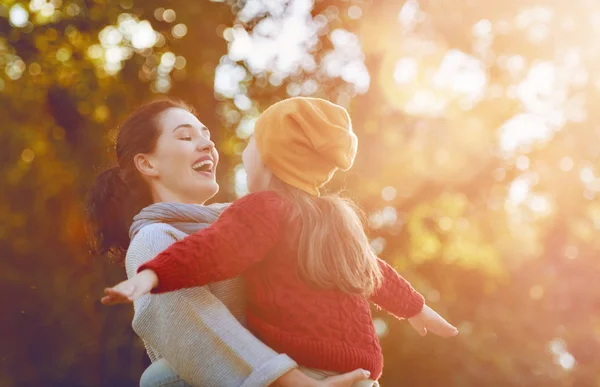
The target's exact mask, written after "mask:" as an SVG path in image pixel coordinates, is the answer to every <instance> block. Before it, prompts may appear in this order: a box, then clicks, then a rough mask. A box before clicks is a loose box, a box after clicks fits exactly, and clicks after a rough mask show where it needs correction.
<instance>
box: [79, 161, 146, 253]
mask: <svg viewBox="0 0 600 387" xmlns="http://www.w3.org/2000/svg"><path fill="white" fill-rule="evenodd" d="M133 203H134V198H133V197H132V191H131V189H129V187H128V186H127V184H126V183H125V181H123V178H122V177H121V170H120V168H119V167H112V168H109V169H106V170H104V171H103V172H101V173H100V174H98V176H97V177H96V179H95V180H94V184H93V186H92V189H91V190H90V192H89V195H88V198H87V205H86V207H87V217H88V221H89V224H90V225H91V227H92V230H91V232H92V237H93V239H94V241H93V248H94V252H95V253H97V254H106V253H110V254H111V255H113V256H115V257H117V258H119V259H122V258H123V257H124V255H125V252H126V251H127V248H128V247H129V227H130V226H131V224H132V222H133V217H134V216H135V214H136V213H137V211H136V209H135V208H134V207H135V206H133Z"/></svg>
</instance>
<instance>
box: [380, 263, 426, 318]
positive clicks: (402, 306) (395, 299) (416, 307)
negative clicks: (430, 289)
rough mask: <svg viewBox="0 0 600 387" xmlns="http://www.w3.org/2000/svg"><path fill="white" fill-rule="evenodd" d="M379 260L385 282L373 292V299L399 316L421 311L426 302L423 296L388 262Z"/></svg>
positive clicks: (404, 316) (407, 316)
mask: <svg viewBox="0 0 600 387" xmlns="http://www.w3.org/2000/svg"><path fill="white" fill-rule="evenodd" d="M377 260H378V262H379V268H380V269H381V273H382V274H383V283H382V284H381V287H380V288H379V289H377V290H376V291H375V293H373V295H372V296H371V301H373V302H374V303H375V304H377V305H379V306H381V307H382V308H383V309H385V310H387V311H388V312H390V313H392V314H393V315H394V316H396V317H398V318H410V317H413V316H415V315H417V314H418V313H419V312H421V310H422V309H423V305H424V304H425V300H424V299H423V296H422V295H421V294H420V293H419V292H417V291H416V290H415V289H414V288H413V287H412V285H411V284H410V283H409V282H408V281H407V280H405V279H404V278H403V277H402V276H400V275H399V274H398V273H397V272H396V270H394V268H393V267H391V266H390V265H389V264H387V262H385V261H384V260H382V259H380V258H377Z"/></svg>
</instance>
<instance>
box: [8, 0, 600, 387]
mask: <svg viewBox="0 0 600 387" xmlns="http://www.w3.org/2000/svg"><path fill="white" fill-rule="evenodd" d="M599 34H600V3H598V2H597V1H595V0H571V1H560V0H553V1H551V0H546V1H543V0H537V1H536V0H493V1H492V0H488V1H474V0H437V1H436V0H422V1H417V0H407V1H398V0H380V1H374V0H344V1H342V0H338V1H328V0H321V1H318V0H315V1H311V0H287V1H283V0H272V1H267V0H262V1H261V0H247V1H241V0H240V1H234V0H225V1H208V0H194V1H183V0H170V1H167V0H162V1H155V0H144V1H141V0H121V1H108V0H49V1H48V0H31V1H15V0H2V1H1V2H0V164H1V165H0V187H1V189H0V219H1V221H0V252H1V254H0V256H1V260H0V284H1V285H0V290H1V291H0V302H1V304H2V306H3V311H2V313H0V316H1V317H0V386H6V387H12V386H135V385H137V383H138V380H139V376H140V374H141V373H142V371H143V369H144V367H145V366H146V365H147V364H148V360H147V359H146V355H145V353H144V350H143V347H142V344H141V342H140V340H139V339H138V338H137V337H136V336H135V334H134V333H133V332H132V330H131V317H132V310H131V308H130V306H121V307H113V308H108V307H104V306H102V305H101V304H100V302H99V298H100V297H101V295H102V289H103V287H104V286H106V285H110V284H113V283H115V282H117V281H119V280H121V279H123V278H124V276H125V273H124V269H123V267H121V266H119V265H118V264H115V263H112V262H111V261H110V260H109V259H108V258H107V257H101V256H93V255H91V254H90V249H89V247H88V243H87V237H86V233H85V222H84V216H83V204H82V203H83V198H84V197H85V194H86V192H87V190H88V189H89V187H90V186H91V182H92V180H93V178H94V176H95V174H96V173H97V171H98V170H99V169H102V168H105V167H107V166H110V165H111V163H114V161H115V160H114V138H115V134H116V128H117V126H118V124H119V122H121V121H122V120H123V119H124V117H125V116H126V115H127V114H128V113H130V112H131V111H132V110H133V109H134V108H135V107H136V106H138V105H139V104H141V103H142V102H145V101H148V100H149V99H151V98H152V97H153V96H157V95H161V94H166V95H171V96H176V97H180V98H183V99H185V100H186V101H188V102H190V103H191V104H193V105H194V106H195V107H196V109H197V110H198V116H199V118H200V120H201V121H203V123H204V124H206V125H207V126H208V127H209V128H210V129H211V130H212V133H213V137H214V138H215V139H216V143H217V146H218V147H219V150H220V152H221V166H220V168H219V177H218V178H219V182H220V184H221V191H220V193H219V195H218V197H217V198H216V200H218V201H228V200H234V199H235V198H236V197H239V196H240V195H243V194H244V193H245V192H246V187H245V176H244V170H243V169H242V168H241V167H240V162H241V160H240V153H241V151H242V150H243V148H244V146H245V140H246V139H247V138H248V136H249V135H250V133H251V132H252V130H253V123H254V120H255V119H256V117H257V116H258V114H259V113H260V112H261V111H262V110H264V109H265V108H266V107H268V106H269V105H270V104H272V103H274V102H276V101H278V100H280V99H282V98H285V97H288V96H296V95H310V96H318V97H323V98H327V99H329V100H331V101H334V102H337V103H339V104H342V105H344V106H346V107H347V108H348V109H349V111H350V113H351V116H352V119H353V124H354V128H355V131H356V132H357V134H358V136H359V139H360V147H359V154H358V159H357V162H356V166H355V168H354V169H353V170H351V171H350V172H348V173H346V174H344V175H340V176H339V178H337V179H336V180H335V182H334V188H343V189H345V192H346V193H347V194H348V195H349V196H351V197H353V198H355V199H356V200H357V201H358V202H359V204H360V205H361V207H362V208H363V209H364V211H365V214H366V222H367V223H368V232H369V236H370V238H371V240H372V245H373V248H374V249H375V250H376V251H377V253H379V254H380V255H381V256H382V257H383V258H384V259H386V260H387V261H388V262H390V263H392V264H394V265H395V266H396V267H397V268H398V270H399V271H400V272H401V273H403V274H404V275H405V277H407V278H408V279H410V280H411V281H412V282H413V284H414V285H415V287H417V288H418V289H419V290H420V291H422V292H423V294H424V295H425V296H426V298H427V300H428V302H429V303H430V304H431V305H432V307H433V308H435V309H436V310H438V311H439V312H440V313H441V314H442V315H444V316H446V317H447V318H448V319H449V320H450V321H451V322H453V323H454V324H456V325H457V326H458V327H459V329H460V331H461V333H460V335H459V336H458V337H457V338H455V339H451V340H441V339H439V338H436V337H425V338H421V337H419V336H418V335H417V334H416V333H415V332H413V331H412V330H411V328H410V327H409V325H408V324H406V323H402V322H398V321H394V320H393V319H391V318H390V317H388V316H387V315H386V314H385V313H381V312H375V314H374V316H375V320H374V323H375V325H376V328H377V331H378V334H379V335H380V337H381V341H382V344H383V347H384V355H385V363H386V367H385V371H384V375H383V378H382V385H383V386H384V387H395V386H415V387H416V386H419V387H420V386H425V387H427V386H457V387H458V386H544V387H547V386H557V387H558V386H560V387H564V386H584V387H585V386H600V372H599V371H598V370H599V369H600V355H599V353H600V351H599V350H600V280H599V279H600V277H599V276H600V260H599V259H598V252H599V249H600V238H597V237H595V235H597V234H598V230H599V228H600V199H599V195H600V170H599V166H600V143H599V139H600V109H598V107H597V104H598V103H600V62H599V57H600V46H599V45H598V41H597V39H598V38H597V37H598V36H599Z"/></svg>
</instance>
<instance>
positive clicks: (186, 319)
mask: <svg viewBox="0 0 600 387" xmlns="http://www.w3.org/2000/svg"><path fill="white" fill-rule="evenodd" d="M186 236H187V234H185V233H184V232H182V231H179V230H178V229H176V228H174V227H172V226H170V225H168V224H165V223H154V224H149V225H146V226H144V227H142V228H141V229H140V230H139V232H137V234H135V236H134V237H133V239H132V241H131V244H130V246H129V249H128V251H127V256H126V269H127V276H128V277H131V276H133V275H135V273H136V272H137V269H138V267H139V266H140V265H142V264H143V263H145V262H147V261H149V260H151V259H152V258H154V257H155V256H156V255H157V254H158V253H160V252H161V251H163V250H165V249H166V248H167V247H169V245H171V244H172V243H173V242H175V241H178V240H180V239H183V238H184V237H186ZM244 304H245V303H244V298H243V283H242V282H241V280H240V279H232V280H227V281H222V282H219V283H214V284H210V285H208V286H204V287H196V288H190V289H184V290H178V291H175V292H169V293H164V294H152V295H146V296H143V297H142V298H140V299H138V300H136V301H135V302H134V310H135V315H134V318H133V323H132V326H133V330H134V331H135V332H136V333H137V334H138V335H139V336H140V337H141V338H142V339H143V341H144V344H145V346H146V349H147V352H148V355H149V357H150V359H151V361H152V362H154V361H156V360H157V359H160V358H165V360H167V362H168V363H169V364H170V365H171V366H172V367H173V369H174V370H175V371H176V372H177V373H178V374H179V375H180V376H181V377H182V378H183V379H185V380H186V381H187V382H188V383H190V384H192V385H194V386H215V387H218V386H232V387H234V386H244V387H259V386H268V385H269V384H271V383H272V382H274V381H275V380H276V379H277V378H279V377H280V376H281V375H283V374H284V373H286V372H288V371H289V370H291V369H292V368H294V367H296V366H297V364H296V363H295V362H294V361H293V360H292V359H291V358H289V357H288V356H287V355H280V354H278V353H276V352H275V351H273V350H272V349H271V348H269V347H267V346H266V345H265V344H263V343H262V342H260V341H259V340H258V339H257V338H256V337H254V336H253V335H252V333H250V332H249V331H248V330H246V328H244V326H243V325H242V322H243V316H244V309H245V305H244Z"/></svg>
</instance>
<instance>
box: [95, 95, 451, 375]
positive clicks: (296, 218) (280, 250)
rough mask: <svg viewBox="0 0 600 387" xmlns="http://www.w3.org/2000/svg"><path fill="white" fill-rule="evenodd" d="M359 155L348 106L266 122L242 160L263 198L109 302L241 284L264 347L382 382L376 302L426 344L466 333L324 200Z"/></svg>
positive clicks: (273, 116) (151, 267)
mask: <svg viewBox="0 0 600 387" xmlns="http://www.w3.org/2000/svg"><path fill="white" fill-rule="evenodd" d="M356 148H357V139H356V136H355V135H354V133H353V132H352V127H351V122H350V118H349V116H348V113H347V112H346V110H345V109H344V108H342V107H340V106H338V105H335V104H332V103H330V102H328V101H325V100H322V99H316V98H291V99H287V100H284V101H281V102H279V103H277V104H275V105H273V106H272V107H270V108H269V109H267V110H266V111H265V112H264V113H263V114H262V115H261V116H260V117H259V119H258V120H257V122H256V126H255V132H254V136H253V137H252V138H251V140H250V142H249V144H248V146H247V148H246V149H245V151H244V153H243V156H242V158H243V163H244V167H245V169H246V172H247V176H248V188H249V190H250V191H251V192H252V193H251V194H249V195H247V196H245V197H243V198H241V199H239V200H237V201H236V202H234V203H233V204H231V206H229V208H227V209H226V210H225V211H224V212H223V213H222V214H221V216H220V217H219V219H218V220H217V221H216V222H215V223H214V224H213V225H212V226H210V227H208V228H207V229H204V230H202V231H199V232H197V233H196V234H193V235H190V236H189V237H187V238H185V239H183V240H181V241H179V242H176V243H174V244H173V245H171V246H170V247H169V248H168V249H167V250H165V251H164V252H162V253H161V254H159V255H158V256H157V257H156V258H154V259H153V260H151V261H149V262H147V263H146V264H144V265H142V266H140V268H139V270H138V274H137V275H136V276H135V277H132V278H131V279H129V280H127V281H124V282H122V283H120V284H119V285H117V286H116V287H114V288H112V289H106V291H105V292H106V294H107V296H106V297H105V298H104V299H103V302H105V303H108V304H110V303H118V302H128V301H129V302H130V301H132V300H134V299H137V298H138V297H140V296H142V295H144V294H146V293H148V292H150V291H151V292H152V293H161V292H168V291H173V290H177V289H182V288H188V287H194V286H203V285H206V284H208V283H210V282H216V281H221V280H225V279H228V278H233V277H236V276H238V275H242V276H243V278H244V280H245V282H246V288H247V296H248V304H247V310H246V318H247V324H248V327H249V329H250V330H251V331H252V332H253V333H254V334H255V335H256V336H257V337H258V338H259V339H260V340H262V341H263V342H264V343H265V344H267V345H269V346H270V347H271V348H273V349H274V350H275V351H278V352H281V353H286V354H288V355H289V356H290V357H292V358H293V359H294V360H296V361H297V362H298V364H301V365H302V366H304V367H309V368H312V369H314V370H312V371H315V370H325V371H326V372H325V374H327V372H334V373H344V372H348V371H352V370H354V369H357V368H363V369H366V370H368V371H370V375H371V378H372V379H373V380H377V379H378V378H379V377H380V375H381V372H382V369H383V357H382V353H381V347H380V345H379V341H378V339H377V335H376V333H375V329H374V327H373V322H372V318H371V313H370V309H369V302H368V301H369V300H370V301H373V302H374V303H375V304H377V305H379V306H381V307H383V308H384V309H386V310H387V311H389V312H391V313H392V314H394V315H395V316H397V317H398V318H408V319H409V320H410V322H411V325H412V326H413V327H414V328H415V329H416V330H417V331H418V332H419V333H421V334H425V333H426V332H427V330H428V329H429V330H431V331H432V332H434V333H437V334H439V335H441V336H445V337H448V336H454V335H456V334H457V333H458V331H457V330H456V328H454V327H453V326H452V325H450V324H449V323H447V322H446V321H445V320H444V319H443V318H442V317H440V316H439V315H438V314H437V313H436V312H434V311H433V310H432V309H431V308H429V307H428V306H426V305H424V300H423V297H422V296H421V295H420V294H419V293H418V292H417V291H415V290H414V289H413V288H412V286H411V285H410V284H409V283H408V282H407V281H406V280H404V279H403V278H402V277H401V276H399V275H398V274H397V273H396V272H395V270H394V269H393V268H392V267H391V266H389V265H388V264H386V263H385V262H384V261H383V260H380V259H379V258H377V257H376V256H375V255H374V253H373V252H372V250H371V248H370V246H369V242H368V239H367V236H366V235H365V232H364V230H363V228H362V225H361V222H360V219H359V217H358V216H357V214H356V212H355V211H354V209H353V207H352V206H351V204H350V203H349V202H348V201H346V200H343V199H341V198H339V197H336V196H320V192H319V188H320V187H322V186H323V185H324V184H325V183H327V182H328V181H329V180H330V179H331V177H332V176H333V174H334V172H335V171H336V170H337V169H341V170H348V169H349V168H350V167H351V166H352V164H353V161H354V157H355V155H356ZM312 371H310V370H309V371H307V372H312ZM373 380H372V381H371V383H373Z"/></svg>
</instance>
